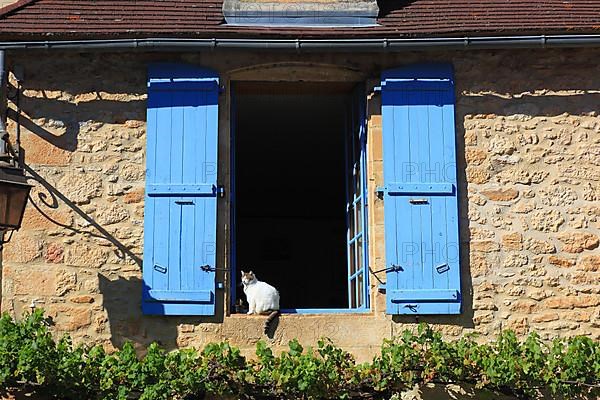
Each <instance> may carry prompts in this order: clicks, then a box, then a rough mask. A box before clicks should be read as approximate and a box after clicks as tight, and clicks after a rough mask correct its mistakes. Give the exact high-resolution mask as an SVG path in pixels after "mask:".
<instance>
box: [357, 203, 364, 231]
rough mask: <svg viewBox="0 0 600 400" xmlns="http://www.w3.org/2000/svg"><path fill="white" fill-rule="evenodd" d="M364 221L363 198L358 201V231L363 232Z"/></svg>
mask: <svg viewBox="0 0 600 400" xmlns="http://www.w3.org/2000/svg"><path fill="white" fill-rule="evenodd" d="M362 223H363V220H362V200H359V201H358V202H357V203H356V232H362V230H363V226H362Z"/></svg>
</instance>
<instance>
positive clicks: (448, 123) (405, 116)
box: [382, 64, 461, 314]
mask: <svg viewBox="0 0 600 400" xmlns="http://www.w3.org/2000/svg"><path fill="white" fill-rule="evenodd" d="M382 118H383V175H384V215H385V242H386V267H387V268H388V273H387V284H386V297H387V312H388V313H389V314H459V313H460V308H461V286H460V262H459V236H458V203H457V184H456V143H455V127H454V79H453V71H452V66H450V65H446V64H431V65H413V66H408V67H404V68H399V69H394V70H389V71H386V72H385V73H384V74H383V76H382Z"/></svg>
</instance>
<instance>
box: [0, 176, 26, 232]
mask: <svg viewBox="0 0 600 400" xmlns="http://www.w3.org/2000/svg"><path fill="white" fill-rule="evenodd" d="M30 189H31V186H29V185H26V184H25V185H23V184H15V183H9V182H0V229H1V228H4V229H19V228H20V226H21V220H22V219H23V213H24V212H25V205H26V204H27V196H28V195H29V190H30Z"/></svg>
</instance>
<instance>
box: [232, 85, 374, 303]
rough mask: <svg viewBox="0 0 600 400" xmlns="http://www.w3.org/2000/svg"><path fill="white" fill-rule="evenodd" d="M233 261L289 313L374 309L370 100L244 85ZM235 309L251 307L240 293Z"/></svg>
mask: <svg viewBox="0 0 600 400" xmlns="http://www.w3.org/2000/svg"><path fill="white" fill-rule="evenodd" d="M233 94H234V103H233V104H234V106H233V109H232V128H233V129H232V160H233V161H232V189H233V190H232V215H233V218H232V219H233V221H232V222H233V232H232V253H233V257H232V258H233V264H234V265H233V268H232V273H233V274H234V276H235V280H236V284H238V283H239V276H238V275H239V271H240V270H246V271H247V270H252V271H254V272H255V273H256V275H257V277H258V279H260V280H263V281H266V282H268V283H270V284H272V285H273V286H275V287H276V288H277V289H278V290H279V292H280V294H281V304H280V305H281V308H282V310H283V311H284V312H298V313H303V312H315V313H316V312H319V313H320V312H350V311H353V310H359V311H360V310H362V311H364V310H365V309H367V308H368V307H369V298H368V287H369V285H368V274H367V273H366V270H367V269H366V268H367V232H366V224H365V221H366V201H365V199H366V197H365V193H366V179H365V146H366V135H365V124H364V119H365V111H364V110H365V107H364V91H363V90H360V89H356V88H355V87H354V84H346V83H305V82H298V83H287V82H286V83H274V82H236V83H235V85H234V86H233ZM232 297H233V299H234V301H235V300H236V299H240V298H241V299H245V296H244V295H243V291H242V288H241V287H239V286H237V285H236V287H234V288H233V296H232Z"/></svg>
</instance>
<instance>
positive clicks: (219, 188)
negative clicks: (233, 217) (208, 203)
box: [217, 185, 225, 198]
mask: <svg viewBox="0 0 600 400" xmlns="http://www.w3.org/2000/svg"><path fill="white" fill-rule="evenodd" d="M217 196H219V197H220V198H223V197H225V186H223V185H218V186H217Z"/></svg>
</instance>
